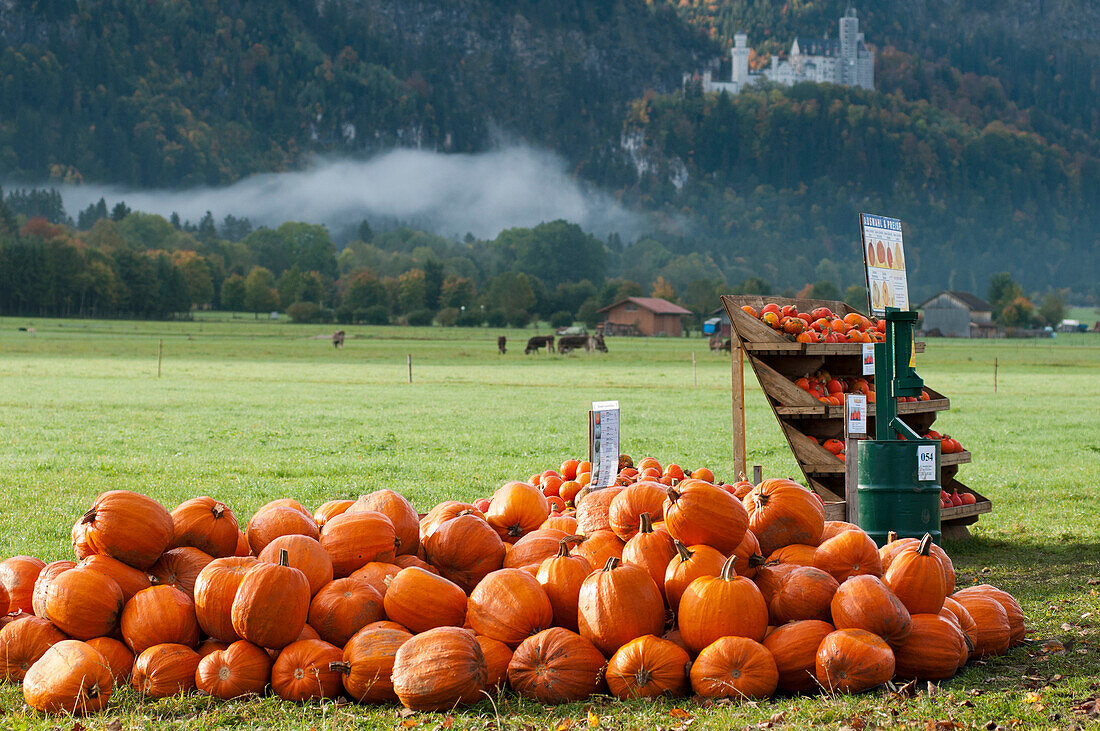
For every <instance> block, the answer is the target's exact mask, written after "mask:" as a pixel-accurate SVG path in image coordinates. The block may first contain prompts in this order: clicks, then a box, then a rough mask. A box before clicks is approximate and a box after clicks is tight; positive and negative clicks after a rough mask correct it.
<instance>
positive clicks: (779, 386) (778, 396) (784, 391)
mask: <svg viewBox="0 0 1100 731" xmlns="http://www.w3.org/2000/svg"><path fill="white" fill-rule="evenodd" d="M749 363H750V364H751V365H752V370H753V372H754V373H756V380H758V381H760V387H761V388H763V389H764V393H766V394H767V395H768V397H769V398H771V399H773V400H775V401H777V402H778V403H780V404H782V405H784V406H824V405H825V404H823V403H821V402H820V401H818V400H817V399H816V398H815V397H813V396H811V395H810V393H809V392H808V391H803V390H802V389H801V388H799V387H798V386H796V385H794V382H793V381H791V379H789V378H787V377H786V376H784V375H783V374H782V373H780V372H779V371H777V370H775V369H774V368H772V367H771V366H770V365H768V364H767V363H765V362H764V361H763V360H761V359H760V358H757V357H756V356H755V355H750V356H749Z"/></svg>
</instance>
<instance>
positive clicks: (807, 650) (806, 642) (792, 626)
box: [763, 619, 836, 693]
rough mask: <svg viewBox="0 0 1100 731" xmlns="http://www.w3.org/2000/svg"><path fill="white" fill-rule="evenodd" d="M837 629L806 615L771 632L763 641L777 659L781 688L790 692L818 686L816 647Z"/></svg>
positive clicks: (776, 664)
mask: <svg viewBox="0 0 1100 731" xmlns="http://www.w3.org/2000/svg"><path fill="white" fill-rule="evenodd" d="M835 629H836V628H835V627H833V625H831V624H829V623H828V622H822V621H821V620H819V619H803V620H799V621H796V622H790V623H788V624H785V625H783V626H782V627H776V628H775V629H774V630H772V631H771V632H769V633H768V636H767V637H765V638H764V643H763V644H764V647H766V648H768V651H769V652H770V653H771V654H772V657H773V658H774V659H775V667H776V669H777V670H778V672H779V686H778V687H779V690H783V691H787V692H788V693H808V692H812V691H816V690H817V688H818V685H817V676H816V675H815V672H816V665H817V648H818V646H819V645H820V644H821V641H822V640H823V639H825V637H826V636H828V635H829V634H830V633H832V632H833V631H835Z"/></svg>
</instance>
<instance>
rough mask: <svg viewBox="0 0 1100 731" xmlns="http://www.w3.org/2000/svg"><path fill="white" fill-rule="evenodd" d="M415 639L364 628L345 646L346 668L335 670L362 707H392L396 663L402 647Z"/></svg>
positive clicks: (391, 630)
mask: <svg viewBox="0 0 1100 731" xmlns="http://www.w3.org/2000/svg"><path fill="white" fill-rule="evenodd" d="M411 638H412V635H411V634H410V633H408V632H405V631H403V630H397V629H369V628H366V627H364V628H363V629H362V630H360V631H359V632H357V633H356V634H355V636H354V637H352V638H351V639H350V640H348V642H347V644H346V645H344V655H343V659H342V664H341V665H339V666H338V667H334V669H336V670H338V671H339V672H340V674H341V676H342V680H343V683H344V690H346V691H347V693H348V695H349V696H351V697H352V699H353V700H355V701H358V702H359V703H388V702H391V701H396V700H397V694H396V693H394V692H393V681H392V680H391V679H390V675H391V673H393V662H394V658H395V657H396V656H397V651H398V650H399V649H400V648H401V645H403V644H405V642H406V641H408V640H409V639H411Z"/></svg>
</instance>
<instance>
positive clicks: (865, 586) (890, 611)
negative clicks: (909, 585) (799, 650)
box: [829, 574, 912, 647]
mask: <svg viewBox="0 0 1100 731" xmlns="http://www.w3.org/2000/svg"><path fill="white" fill-rule="evenodd" d="M829 612H830V615H831V616H832V620H833V625H834V626H835V627H836V628H837V629H862V630H866V631H868V632H871V633H872V634H876V635H878V636H879V637H881V638H882V639H884V640H885V641H886V642H887V644H889V645H892V646H894V647H896V646H898V645H899V644H901V643H902V642H904V641H905V640H906V638H907V637H909V632H910V630H911V628H912V620H911V619H910V614H909V610H908V609H906V608H905V605H904V604H902V603H901V600H900V599H898V598H897V597H896V596H895V595H894V592H892V591H890V587H888V586H886V584H884V583H883V582H882V579H880V578H878V577H877V576H871V575H870V574H861V575H860V576H853V577H851V578H850V579H848V580H847V581H845V582H844V583H843V584H841V585H840V587H839V588H838V589H837V590H836V594H834V595H833V600H832V602H830V604H829Z"/></svg>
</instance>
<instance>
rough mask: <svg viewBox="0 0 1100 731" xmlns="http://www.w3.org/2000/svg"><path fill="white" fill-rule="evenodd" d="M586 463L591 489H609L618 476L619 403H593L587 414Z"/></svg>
mask: <svg viewBox="0 0 1100 731" xmlns="http://www.w3.org/2000/svg"><path fill="white" fill-rule="evenodd" d="M588 461H589V462H591V463H592V481H591V482H590V483H589V484H590V485H592V487H593V488H599V487H610V486H611V485H612V484H614V482H615V477H616V476H617V475H618V474H619V402H618V401H593V402H592V410H591V411H589V412H588Z"/></svg>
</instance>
